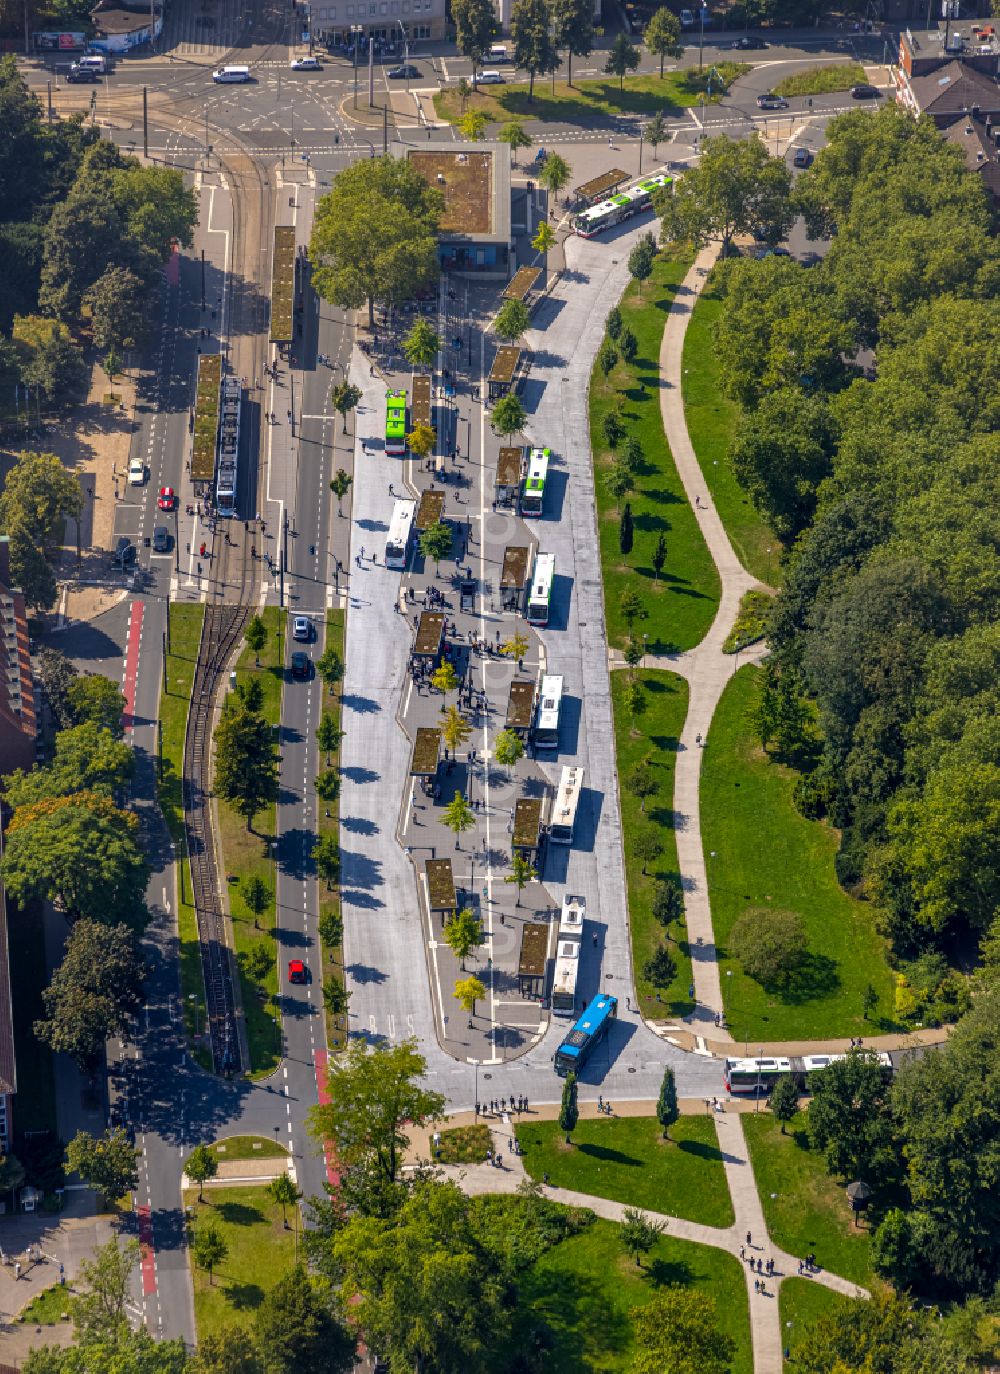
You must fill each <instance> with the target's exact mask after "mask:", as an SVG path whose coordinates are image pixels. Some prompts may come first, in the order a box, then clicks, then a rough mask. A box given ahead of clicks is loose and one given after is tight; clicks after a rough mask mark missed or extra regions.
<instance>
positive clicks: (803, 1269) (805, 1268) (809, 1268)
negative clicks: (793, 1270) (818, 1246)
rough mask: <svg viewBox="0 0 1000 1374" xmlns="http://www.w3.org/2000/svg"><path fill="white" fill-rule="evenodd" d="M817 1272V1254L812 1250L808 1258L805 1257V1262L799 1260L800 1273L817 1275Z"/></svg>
mask: <svg viewBox="0 0 1000 1374" xmlns="http://www.w3.org/2000/svg"><path fill="white" fill-rule="evenodd" d="M815 1272H816V1256H815V1254H814V1253H813V1251H812V1250H810V1251H809V1253H808V1255H806V1257H805V1259H804V1260H799V1273H800V1274H815Z"/></svg>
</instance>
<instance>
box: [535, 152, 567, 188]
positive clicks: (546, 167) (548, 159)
mask: <svg viewBox="0 0 1000 1374" xmlns="http://www.w3.org/2000/svg"><path fill="white" fill-rule="evenodd" d="M572 175H573V168H572V167H571V166H570V165H569V163H568V162H567V161H566V159H565V158H564V157H563V155H562V154H561V153H547V154H546V156H545V161H544V162H543V163H542V166H541V168H540V170H539V172H538V184H539V186H544V187H545V189H546V191H548V193H549V195H550V196H553V197H554V198H555V199H558V197H559V192H560V191H561V190H563V188H564V187H566V186H568V185H569V181H570V177H571V176H572Z"/></svg>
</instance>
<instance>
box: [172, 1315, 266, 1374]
mask: <svg viewBox="0 0 1000 1374" xmlns="http://www.w3.org/2000/svg"><path fill="white" fill-rule="evenodd" d="M186 1374H264V1366H263V1364H262V1363H261V1357H260V1353H259V1352H258V1350H257V1345H256V1342H255V1341H254V1338H253V1336H252V1334H251V1333H250V1332H249V1331H247V1330H245V1329H244V1328H243V1327H242V1326H237V1325H236V1324H235V1323H233V1324H232V1325H229V1326H223V1327H220V1328H219V1329H218V1330H215V1331H206V1332H203V1333H199V1340H198V1349H197V1350H196V1351H195V1353H194V1354H193V1355H192V1356H191V1358H190V1360H189V1362H188V1364H187V1366H186Z"/></svg>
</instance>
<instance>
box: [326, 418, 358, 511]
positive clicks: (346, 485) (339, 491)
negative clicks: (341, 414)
mask: <svg viewBox="0 0 1000 1374" xmlns="http://www.w3.org/2000/svg"><path fill="white" fill-rule="evenodd" d="M344 424H345V425H346V424H347V420H346V418H345V420H344ZM353 485H354V478H353V477H351V476H350V474H349V473H347V472H345V471H344V469H343V468H338V469H337V471H336V473H335V474H334V476H333V477H331V479H330V490H331V491H332V492H333V494H334V496H335V497H336V498H337V514H338V515H340V516H342V515H343V514H344V497H345V496H346V495H347V493H348V492H349V491H350V489H351V487H352V486H353Z"/></svg>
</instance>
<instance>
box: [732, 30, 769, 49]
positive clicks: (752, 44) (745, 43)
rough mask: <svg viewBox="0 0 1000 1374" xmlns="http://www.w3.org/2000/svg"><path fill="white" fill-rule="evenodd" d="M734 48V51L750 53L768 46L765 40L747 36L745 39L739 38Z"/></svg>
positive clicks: (750, 35)
mask: <svg viewBox="0 0 1000 1374" xmlns="http://www.w3.org/2000/svg"><path fill="white" fill-rule="evenodd" d="M732 46H733V50H734V51H737V50H738V51H740V52H749V51H750V50H751V49H758V48H766V47H767V44H766V43H765V42H764V40H763V38H754V37H753V35H752V34H746V35H745V36H744V37H743V38H737V40H736V42H735V43H734V44H733V45H732Z"/></svg>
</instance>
